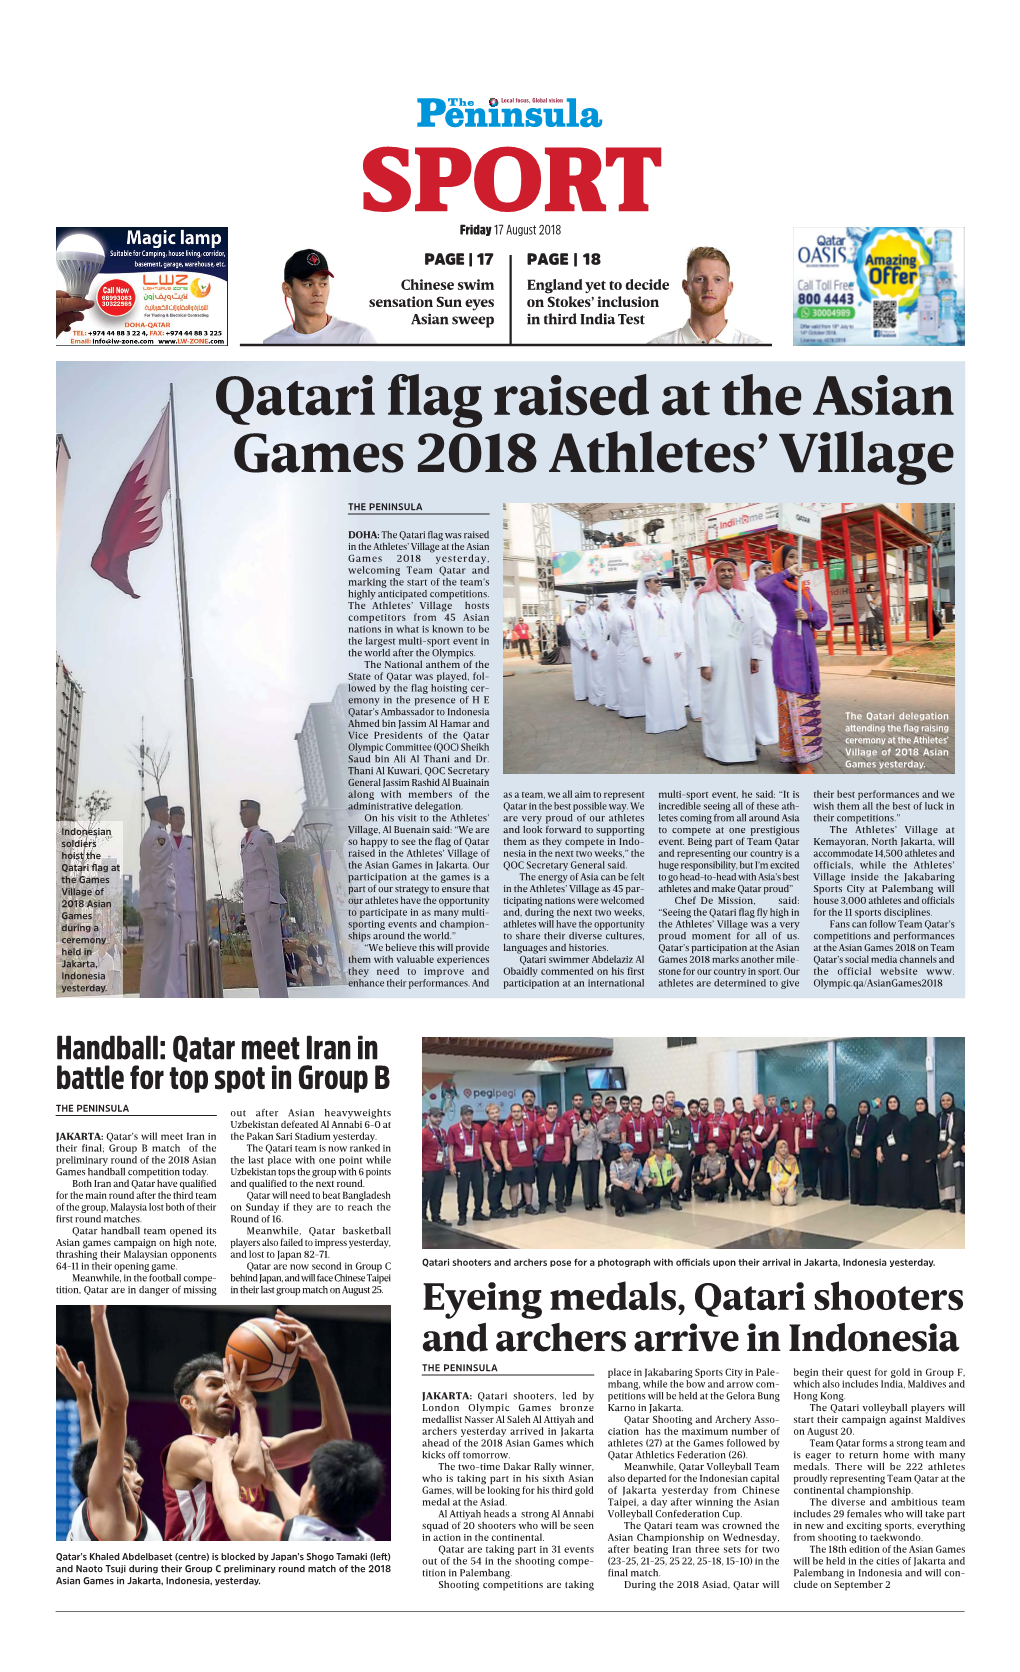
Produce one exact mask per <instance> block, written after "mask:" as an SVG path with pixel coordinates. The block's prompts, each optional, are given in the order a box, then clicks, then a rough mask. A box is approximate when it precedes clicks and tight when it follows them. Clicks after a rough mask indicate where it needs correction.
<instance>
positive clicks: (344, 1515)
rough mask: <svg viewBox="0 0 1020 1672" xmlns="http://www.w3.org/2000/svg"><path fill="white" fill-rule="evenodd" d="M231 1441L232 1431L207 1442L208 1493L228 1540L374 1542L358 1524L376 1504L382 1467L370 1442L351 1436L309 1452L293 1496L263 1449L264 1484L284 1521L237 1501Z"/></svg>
mask: <svg viewBox="0 0 1020 1672" xmlns="http://www.w3.org/2000/svg"><path fill="white" fill-rule="evenodd" d="M236 1450H237V1440H236V1438H235V1437H234V1435H233V1434H228V1435H226V1436H225V1437H224V1438H223V1439H221V1440H217V1441H216V1444H215V1445H214V1446H213V1453H212V1455H213V1494H214V1496H215V1499H216V1507H217V1509H218V1510H219V1513H220V1517H221V1519H222V1521H223V1524H224V1526H225V1527H226V1529H227V1535H228V1537H229V1538H231V1539H234V1540H244V1541H254V1540H263V1541H264V1540H267V1539H270V1540H272V1541H274V1542H276V1541H283V1542H289V1543H291V1544H325V1543H330V1544H344V1543H346V1544H374V1543H375V1540H374V1539H373V1538H372V1536H371V1534H370V1533H365V1532H362V1530H361V1528H360V1527H359V1526H358V1522H359V1521H360V1520H361V1519H362V1518H363V1517H364V1516H366V1515H368V1514H369V1513H370V1511H371V1510H373V1509H374V1508H375V1506H376V1504H377V1503H378V1502H379V1499H380V1497H381V1496H382V1489H383V1480H384V1475H383V1466H382V1463H381V1462H380V1461H379V1459H378V1457H377V1456H376V1454H375V1452H374V1451H373V1450H372V1448H371V1446H366V1445H362V1444H360V1443H359V1441H357V1440H331V1441H329V1443H328V1444H326V1445H324V1446H319V1448H318V1450H317V1451H315V1452H313V1453H312V1460H311V1463H310V1465H309V1469H308V1477H307V1479H306V1481H305V1484H304V1486H303V1487H302V1488H301V1492H300V1495H298V1494H297V1493H296V1492H295V1491H294V1490H293V1488H292V1487H290V1486H288V1485H287V1482H286V1481H285V1480H282V1479H281V1477H280V1475H279V1472H278V1471H277V1470H276V1468H275V1464H274V1462H273V1456H274V1454H273V1453H272V1452H271V1451H267V1475H266V1482H267V1485H268V1486H269V1487H270V1490H271V1491H273V1492H275V1494H276V1501H277V1503H278V1504H279V1506H280V1508H281V1510H282V1511H283V1514H284V1517H285V1519H284V1520H282V1521H281V1519H280V1517H279V1516H278V1515H268V1514H265V1513H262V1512H260V1511H258V1510H255V1509H252V1508H250V1506H249V1505H248V1504H246V1503H244V1502H243V1500H242V1497H241V1492H240V1489H239V1487H238V1483H237V1476H236V1475H235V1474H234V1470H233V1466H232V1465H233V1459H234V1454H235V1452H236Z"/></svg>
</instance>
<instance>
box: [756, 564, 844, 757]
mask: <svg viewBox="0 0 1020 1672" xmlns="http://www.w3.org/2000/svg"><path fill="white" fill-rule="evenodd" d="M799 574H800V571H799V569H798V567H797V548H796V546H784V547H783V553H782V566H781V568H780V571H779V573H778V574H777V575H767V576H766V577H765V579H764V580H760V581H759V582H758V591H759V592H760V593H761V595H762V597H763V598H767V599H768V601H769V603H770V604H771V605H772V608H773V610H774V611H775V616H776V636H775V638H774V639H773V641H772V673H773V677H774V678H775V682H776V697H777V699H778V702H779V755H780V759H781V760H784V761H789V763H790V764H791V765H792V766H795V767H796V769H797V771H798V772H802V773H812V772H814V765H813V762H814V761H820V760H821V758H822V704H821V696H820V692H821V680H820V677H819V672H818V652H817V650H816V649H815V633H816V632H817V631H818V629H819V628H820V627H827V626H828V623H829V617H828V615H827V613H826V612H825V610H823V609H822V607H821V605H820V604H817V603H816V602H815V600H814V599H813V598H812V596H811V591H810V588H809V586H808V582H807V577H806V576H805V577H804V578H803V580H802V582H801V586H800V606H799V607H798V600H797V592H798V586H797V582H798V576H799ZM798 624H800V627H801V631H800V632H799V633H798V631H797V628H798Z"/></svg>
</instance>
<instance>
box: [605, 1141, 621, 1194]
mask: <svg viewBox="0 0 1020 1672" xmlns="http://www.w3.org/2000/svg"><path fill="white" fill-rule="evenodd" d="M619 1159H620V1146H619V1144H607V1143H606V1141H605V1139H603V1141H602V1165H603V1167H604V1168H605V1169H606V1195H607V1196H608V1194H609V1169H610V1167H611V1166H612V1165H613V1162H614V1161H618V1160H619Z"/></svg>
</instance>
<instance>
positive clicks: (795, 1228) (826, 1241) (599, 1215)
mask: <svg viewBox="0 0 1020 1672" xmlns="http://www.w3.org/2000/svg"><path fill="white" fill-rule="evenodd" d="M578 1188H580V1187H578ZM443 1217H444V1218H445V1219H446V1220H447V1221H448V1222H449V1223H448V1224H446V1225H432V1224H427V1225H426V1224H423V1225H422V1247H423V1248H427V1249H448V1250H449V1251H450V1252H451V1253H452V1252H455V1251H457V1250H458V1249H459V1250H461V1251H462V1252H466V1251H467V1250H468V1249H470V1248H480V1247H483V1246H484V1247H489V1248H519V1249H526V1250H528V1251H539V1250H563V1249H574V1250H576V1251H577V1252H578V1253H581V1252H585V1251H587V1250H589V1249H599V1248H612V1249H616V1250H618V1251H620V1252H623V1253H630V1254H653V1253H663V1252H670V1251H676V1250H678V1249H680V1250H684V1249H689V1248H714V1249H719V1250H721V1249H725V1248H750V1249H754V1248H766V1249H767V1248H780V1249H819V1250H821V1249H825V1248H892V1249H899V1250H905V1249H924V1250H925V1252H927V1253H935V1252H936V1251H937V1252H939V1253H941V1252H942V1251H943V1250H946V1249H957V1248H962V1247H963V1246H964V1232H965V1227H966V1224H967V1220H966V1218H965V1216H964V1215H963V1214H956V1213H945V1212H942V1211H941V1210H938V1211H936V1212H934V1213H919V1212H914V1211H913V1210H912V1209H910V1208H877V1207H876V1208H858V1207H852V1206H851V1204H850V1203H849V1202H823V1201H822V1200H821V1199H820V1198H818V1197H815V1196H812V1197H809V1198H808V1199H807V1200H806V1201H803V1202H797V1203H796V1204H795V1205H794V1206H793V1207H790V1208H784V1207H773V1206H772V1203H771V1202H740V1201H736V1200H734V1199H733V1198H730V1199H729V1200H728V1201H726V1202H685V1203H684V1207H683V1210H682V1212H680V1213H676V1212H674V1210H673V1209H672V1208H668V1207H666V1206H665V1205H664V1206H662V1207H660V1208H658V1209H657V1210H656V1211H655V1212H654V1213H645V1214H628V1215H627V1217H626V1218H625V1219H617V1217H616V1215H615V1213H614V1212H613V1210H612V1209H611V1208H606V1207H602V1208H595V1209H593V1210H592V1211H591V1213H586V1212H585V1210H584V1208H583V1207H582V1206H581V1205H580V1204H579V1203H578V1201H577V1200H576V1198H575V1200H574V1202H573V1203H572V1205H571V1206H570V1207H569V1208H568V1209H567V1211H566V1213H556V1212H554V1211H553V1209H552V1208H551V1207H550V1209H549V1212H548V1213H545V1214H542V1215H539V1216H536V1217H533V1218H532V1217H529V1216H524V1215H519V1216H518V1218H516V1219H493V1220H482V1221H473V1220H472V1219H471V1218H470V1217H469V1219H468V1222H467V1225H466V1226H465V1227H464V1229H463V1230H458V1228H457V1225H456V1219H457V1201H456V1193H455V1187H454V1185H453V1182H452V1180H451V1181H450V1182H449V1183H448V1184H447V1187H446V1191H445V1193H444V1199H443Z"/></svg>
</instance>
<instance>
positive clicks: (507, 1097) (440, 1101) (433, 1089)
mask: <svg viewBox="0 0 1020 1672" xmlns="http://www.w3.org/2000/svg"><path fill="white" fill-rule="evenodd" d="M526 1091H533V1092H534V1093H535V1097H536V1098H538V1076H537V1075H536V1074H522V1075H521V1078H520V1079H519V1080H518V1079H508V1078H507V1077H506V1076H505V1075H500V1076H498V1077H497V1078H495V1079H493V1078H492V1077H491V1076H490V1077H489V1078H488V1079H486V1077H485V1065H484V1063H480V1064H479V1072H478V1075H477V1076H475V1075H474V1074H472V1073H471V1071H470V1070H469V1069H460V1068H458V1069H456V1070H454V1071H452V1072H451V1073H449V1074H443V1073H441V1072H439V1071H437V1070H429V1071H426V1070H424V1069H423V1070H422V1077H421V1112H422V1114H423V1115H427V1114H429V1113H430V1112H434V1111H435V1110H436V1109H439V1110H440V1111H441V1112H442V1116H443V1119H444V1121H448V1120H456V1119H457V1117H458V1116H459V1114H460V1111H461V1108H462V1106H463V1105H464V1104H468V1103H469V1104H470V1105H471V1108H472V1109H477V1110H478V1111H479V1113H480V1112H481V1111H482V1110H483V1109H484V1108H485V1107H486V1105H487V1104H489V1103H498V1104H499V1112H500V1118H501V1119H502V1120H506V1118H507V1116H508V1115H509V1113H510V1107H511V1104H514V1103H519V1102H520V1101H521V1098H522V1096H523V1094H524V1093H525V1092H526Z"/></svg>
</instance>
